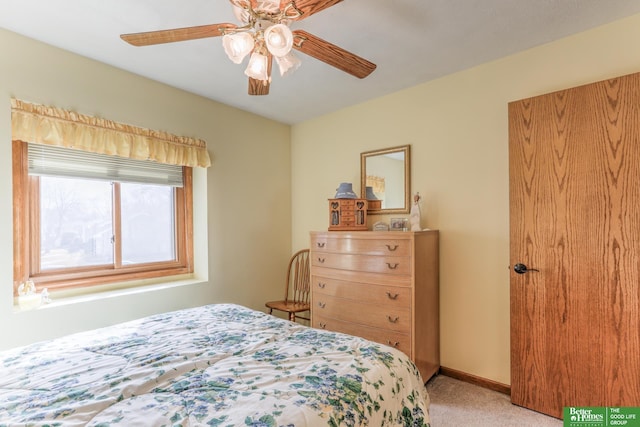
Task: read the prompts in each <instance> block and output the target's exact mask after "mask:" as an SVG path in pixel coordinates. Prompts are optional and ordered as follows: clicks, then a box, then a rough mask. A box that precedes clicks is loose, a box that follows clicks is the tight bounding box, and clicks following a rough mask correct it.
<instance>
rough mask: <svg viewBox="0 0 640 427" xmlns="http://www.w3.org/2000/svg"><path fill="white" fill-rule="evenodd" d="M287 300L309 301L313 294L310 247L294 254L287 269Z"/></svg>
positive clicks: (285, 298) (285, 297)
mask: <svg viewBox="0 0 640 427" xmlns="http://www.w3.org/2000/svg"><path fill="white" fill-rule="evenodd" d="M287 271H288V272H287V283H286V289H285V296H284V300H285V301H292V302H297V303H309V298H310V296H311V269H310V266H309V249H302V250H299V251H298V252H296V253H295V254H293V256H292V257H291V260H290V261H289V268H288V270H287Z"/></svg>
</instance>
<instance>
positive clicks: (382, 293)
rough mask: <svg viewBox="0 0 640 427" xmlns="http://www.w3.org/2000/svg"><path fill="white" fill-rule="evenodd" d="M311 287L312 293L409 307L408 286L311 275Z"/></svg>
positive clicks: (409, 294) (409, 292)
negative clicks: (374, 283) (375, 283)
mask: <svg viewBox="0 0 640 427" xmlns="http://www.w3.org/2000/svg"><path fill="white" fill-rule="evenodd" d="M311 287H312V290H311V291H312V292H313V293H314V294H318V295H319V296H320V295H327V296H332V297H338V298H346V299H350V300H355V301H358V302H364V303H371V304H377V305H378V306H380V305H381V304H384V305H385V306H388V307H392V306H393V307H406V308H410V307H411V289H410V288H408V287H406V286H405V287H397V286H384V285H372V284H369V283H357V282H348V281H345V280H337V279H332V278H329V277H322V276H312V277H311Z"/></svg>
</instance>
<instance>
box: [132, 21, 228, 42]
mask: <svg viewBox="0 0 640 427" xmlns="http://www.w3.org/2000/svg"><path fill="white" fill-rule="evenodd" d="M233 28H238V26H237V25H235V24H211V25H200V26H197V27H185V28H174V29H172V30H160V31H148V32H146V33H131V34H122V35H120V38H121V39H122V40H124V41H126V42H127V43H129V44H131V45H133V46H150V45H154V44H162V43H173V42H181V41H186V40H195V39H204V38H207V37H219V36H221V35H222V34H223V33H224V31H225V30H227V29H233Z"/></svg>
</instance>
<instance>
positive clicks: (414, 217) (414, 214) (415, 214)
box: [409, 193, 422, 231]
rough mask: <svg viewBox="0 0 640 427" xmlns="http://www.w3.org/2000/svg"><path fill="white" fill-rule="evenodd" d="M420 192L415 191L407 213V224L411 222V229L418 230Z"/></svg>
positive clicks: (419, 228)
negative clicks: (409, 210) (411, 204)
mask: <svg viewBox="0 0 640 427" xmlns="http://www.w3.org/2000/svg"><path fill="white" fill-rule="evenodd" d="M419 203H420V193H416V195H415V196H413V206H411V212H410V213H409V224H411V231H420V230H422V228H421V227H420V204H419Z"/></svg>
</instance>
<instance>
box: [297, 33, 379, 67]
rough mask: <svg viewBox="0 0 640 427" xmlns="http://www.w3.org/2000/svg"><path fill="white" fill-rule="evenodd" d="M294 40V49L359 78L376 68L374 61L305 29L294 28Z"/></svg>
mask: <svg viewBox="0 0 640 427" xmlns="http://www.w3.org/2000/svg"><path fill="white" fill-rule="evenodd" d="M293 40H294V42H293V48H294V49H296V50H299V51H300V52H302V53H306V54H307V55H309V56H313V57H314V58H316V59H319V60H320V61H322V62H325V63H327V64H329V65H331V66H333V67H336V68H338V69H340V70H342V71H344V72H345V73H349V74H351V75H352V76H356V77H358V78H359V79H363V78H365V77H367V76H368V75H369V74H371V73H372V72H373V70H375V69H376V64H374V63H373V62H369V61H367V60H366V59H364V58H361V57H359V56H358V55H355V54H353V53H351V52H349V51H346V50H344V49H342V48H341V47H338V46H336V45H334V44H332V43H329V42H328V41H325V40H322V39H321V38H320V37H316V36H314V35H313V34H309V33H307V32H306V31H304V30H294V31H293Z"/></svg>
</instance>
